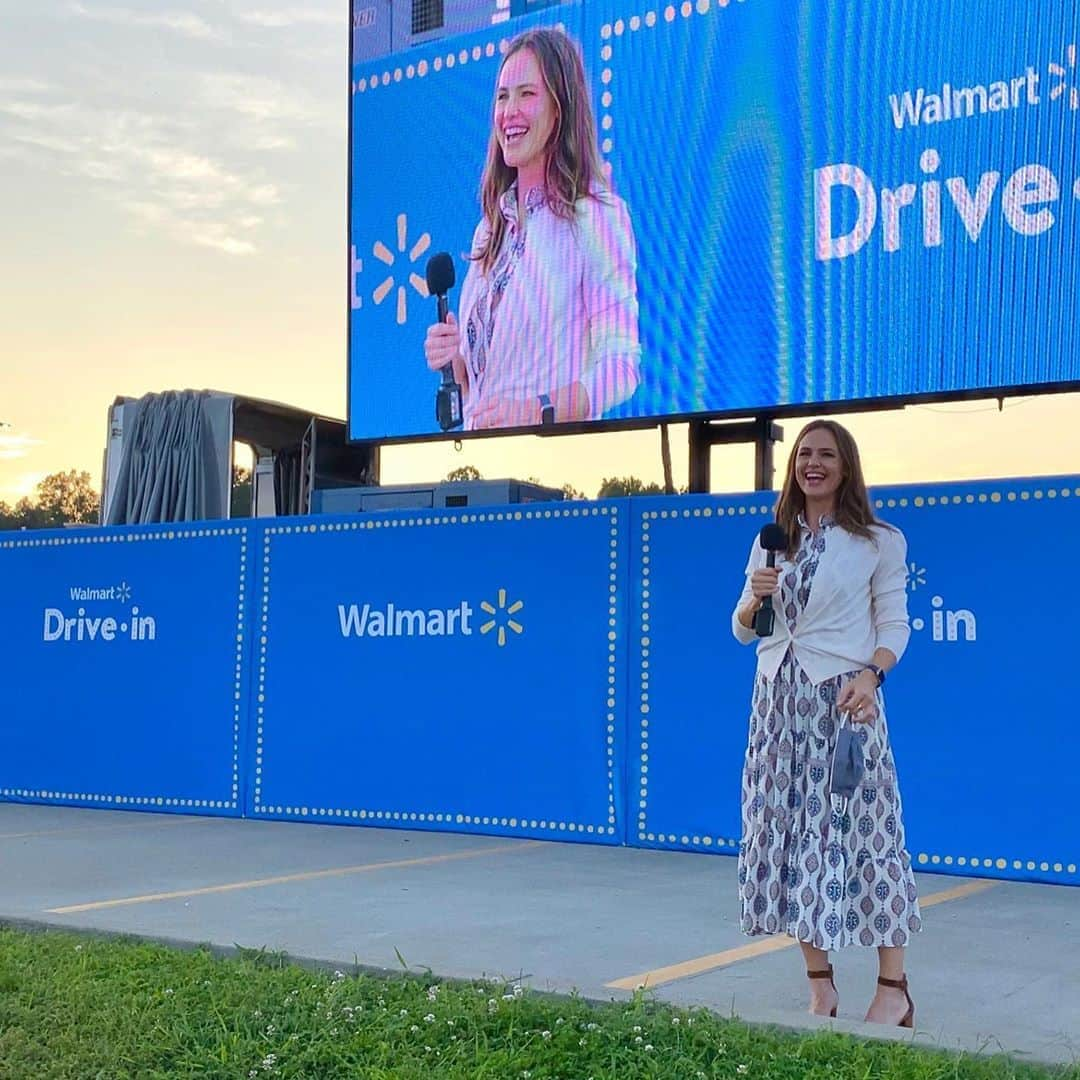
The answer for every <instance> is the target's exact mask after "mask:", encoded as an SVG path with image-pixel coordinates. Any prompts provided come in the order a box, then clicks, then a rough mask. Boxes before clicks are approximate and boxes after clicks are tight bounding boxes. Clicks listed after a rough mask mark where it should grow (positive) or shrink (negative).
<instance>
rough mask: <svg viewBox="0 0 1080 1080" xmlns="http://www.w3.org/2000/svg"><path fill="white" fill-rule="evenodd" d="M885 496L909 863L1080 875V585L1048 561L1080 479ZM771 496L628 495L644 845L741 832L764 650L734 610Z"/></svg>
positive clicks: (1076, 506)
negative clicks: (897, 567) (1075, 675)
mask: <svg viewBox="0 0 1080 1080" xmlns="http://www.w3.org/2000/svg"><path fill="white" fill-rule="evenodd" d="M874 494H875V500H876V506H877V508H878V512H879V513H880V514H881V516H882V517H883V518H885V520H888V521H891V522H892V523H893V524H895V525H897V526H899V527H900V528H901V529H902V530H903V531H904V533H905V535H906V536H907V539H908V559H909V571H910V572H909V580H908V590H909V594H908V603H909V613H910V616H911V624H912V636H911V642H910V645H909V647H908V651H907V654H906V655H905V656H904V658H903V660H902V662H901V664H900V666H899V667H898V668H897V670H896V672H895V673H894V674H893V675H892V676H890V678H889V681H888V684H887V687H886V696H887V702H888V712H889V727H890V733H891V736H892V741H893V747H894V751H895V755H896V759H897V768H898V773H899V779H900V790H901V794H902V797H903V800H904V815H905V825H906V829H907V839H908V845H909V849H910V851H911V854H912V857H913V859H914V860H915V864H916V867H917V868H919V869H923V870H932V871H939V872H942V873H957V874H964V875H970V874H973V873H977V874H979V875H980V876H985V877H1005V878H1018V879H1023V880H1031V881H1047V882H1054V883H1057V884H1080V874H1078V872H1077V864H1078V863H1080V828H1078V820H1077V809H1076V808H1077V806H1078V805H1080V779H1078V774H1077V771H1076V770H1075V769H1074V768H1073V767H1072V765H1071V762H1070V759H1068V758H1066V759H1065V760H1062V751H1063V749H1065V748H1069V747H1071V746H1072V745H1073V744H1074V743H1075V727H1076V724H1075V716H1076V705H1075V701H1074V700H1073V698H1074V695H1073V692H1072V686H1071V681H1070V679H1069V678H1068V672H1069V671H1071V670H1072V667H1073V666H1074V665H1075V650H1076V641H1077V632H1076V628H1075V625H1074V620H1073V619H1072V617H1071V615H1070V612H1071V611H1073V610H1074V609H1075V608H1076V607H1077V606H1078V604H1080V586H1078V585H1077V584H1076V582H1075V581H1074V580H1073V579H1072V578H1071V577H1070V576H1069V575H1068V574H1067V573H1065V572H1060V571H1059V570H1058V568H1057V562H1056V560H1057V559H1058V556H1057V555H1056V552H1057V551H1058V550H1060V549H1061V544H1062V541H1061V539H1060V538H1062V537H1068V536H1070V535H1072V534H1073V533H1074V532H1075V531H1077V529H1078V528H1080V478H1076V477H1066V478H1044V479H1039V480H1009V481H997V482H993V481H987V482H979V483H962V484H943V485H934V486H913V487H903V488H889V489H880V490H877V491H875V493H874ZM774 499H775V496H774V495H771V494H755V495H745V496H733V497H726V498H701V497H697V498H693V499H683V500H678V502H675V501H673V500H660V499H651V500H635V501H634V503H633V504H632V510H631V513H632V523H633V528H634V550H635V562H634V568H633V571H632V581H633V597H632V604H633V613H632V615H631V627H632V637H633V647H632V649H631V652H630V663H631V671H632V681H631V692H630V694H629V695H628V700H629V701H630V702H631V703H633V701H634V699H635V696H636V697H638V698H642V699H643V695H647V701H645V700H642V702H641V704H642V705H646V706H647V708H648V711H647V712H640V713H639V714H638V715H637V716H636V717H635V715H634V712H635V710H634V709H633V708H631V715H630V720H629V725H630V726H629V731H628V751H629V757H630V760H629V761H628V774H629V782H628V789H629V805H628V837H629V842H630V843H632V844H637V845H642V846H656V847H669V848H670V847H675V848H687V849H691V850H712V851H717V850H719V851H724V852H727V853H731V852H732V851H734V850H735V849H736V848H737V841H738V838H739V833H740V822H739V805H738V798H739V774H740V769H741V765H742V756H743V752H744V749H745V741H746V733H747V724H748V718H749V704H750V694H751V689H752V686H751V682H752V674H753V666H754V653H753V648H752V647H751V648H743V647H741V646H739V645H738V644H737V643H736V642H735V640H734V638H733V637H732V635H731V631H730V627H729V619H730V614H731V610H732V608H733V607H734V604H735V601H736V600H737V598H738V595H739V590H740V588H741V585H742V580H743V569H744V567H745V563H746V557H747V554H748V552H749V548H750V544H751V543H752V541H753V537H754V535H755V533H756V532H757V531H758V530H759V529H760V528H761V526H762V525H763V524H765V523H766V522H767V521H769V520H771V517H772V507H773V502H774ZM646 560H647V561H646ZM1046 580H1049V581H1051V582H1052V585H1051V586H1050V587H1049V588H1048V589H1047V590H1046V591H1045V593H1042V592H1040V591H1039V582H1040V581H1046ZM646 605H647V606H646ZM635 690H636V694H635ZM640 707H641V705H639V709H640Z"/></svg>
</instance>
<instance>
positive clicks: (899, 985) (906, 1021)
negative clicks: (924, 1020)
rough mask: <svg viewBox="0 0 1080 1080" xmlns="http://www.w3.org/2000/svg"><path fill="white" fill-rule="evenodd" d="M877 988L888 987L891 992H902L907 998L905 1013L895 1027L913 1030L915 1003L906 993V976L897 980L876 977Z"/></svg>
mask: <svg viewBox="0 0 1080 1080" xmlns="http://www.w3.org/2000/svg"><path fill="white" fill-rule="evenodd" d="M878 985H879V986H889V987H892V989H893V990H903V991H904V997H906V998H907V1012H906V1013H904V1016H903V1018H902V1019H901V1021H900V1023H899V1024H897V1025H896V1026H897V1027H902V1028H913V1027H914V1026H915V1002H914V1001H912V1000H911V995H910V994H909V993H908V984H907V976H906V975H901V976H900V978H899V979H886V978H884V977H883V976H881V975H879V976H878Z"/></svg>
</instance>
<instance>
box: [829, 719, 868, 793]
mask: <svg viewBox="0 0 1080 1080" xmlns="http://www.w3.org/2000/svg"><path fill="white" fill-rule="evenodd" d="M865 772H866V767H865V765H864V763H863V749H862V739H860V738H859V734H858V732H857V731H856V730H855V729H854V727H852V726H851V725H850V724H845V723H844V721H843V719H842V718H841V721H840V730H839V731H838V732H837V733H836V749H835V750H834V751H833V759H832V771H831V772H830V774H829V794H830V795H836V796H839V797H840V798H842V799H850V798H852V797H853V796H854V795H855V789H856V788H857V787H858V786H859V783H860V782H861V781H862V778H863V774H864V773H865Z"/></svg>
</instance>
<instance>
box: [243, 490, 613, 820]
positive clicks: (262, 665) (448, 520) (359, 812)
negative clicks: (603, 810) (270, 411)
mask: <svg viewBox="0 0 1080 1080" xmlns="http://www.w3.org/2000/svg"><path fill="white" fill-rule="evenodd" d="M586 517H594V518H595V517H607V518H608V519H609V520H610V523H611V524H610V529H609V562H608V631H607V665H606V667H607V683H606V686H605V699H604V700H605V704H606V706H607V711H606V751H607V752H606V759H607V779H608V820H607V824H606V825H605V824H596V823H591V824H588V823H582V822H574V821H570V822H567V821H558V820H555V821H549V820H547V819H546V818H525V817H509V816H502V815H494V814H485V815H478V814H462V813H457V812H455V811H451V810H445V811H443V812H441V813H439V812H435V813H428V812H421V811H412V810H400V809H398V810H392V809H385V808H373V807H325V806H320V807H309V806H280V805H265V804H264V803H263V802H262V770H263V748H264V746H265V737H266V733H265V731H264V726H265V721H266V708H267V703H266V669H267V658H268V655H269V648H270V570H271V563H272V560H271V540H272V537H274V536H277V535H289V534H300V533H308V534H313V533H327V532H358V531H359V532H364V531H370V530H373V529H416V528H433V527H440V526H455V525H466V524H467V525H474V524H485V523H491V522H508V521H533V520H537V521H538V520H541V519H552V518H586ZM619 528H620V517H619V509H618V507H617V506H592V507H570V508H567V509H537V510H500V511H494V512H490V513H488V512H481V513H463V514H459V515H455V514H442V513H433V514H425V515H423V516H420V515H417V516H416V517H408V518H381V517H372V518H370V519H368V520H363V521H336V522H333V521H332V522H322V523H319V524H315V523H305V524H297V525H281V526H270V527H269V528H267V529H266V530H265V533H264V536H263V555H262V573H263V587H262V596H261V605H260V613H259V637H258V644H259V655H258V663H257V677H258V685H257V687H256V694H255V698H256V702H255V709H256V727H255V784H254V803H253V806H254V813H255V814H256V815H268V814H272V815H288V816H290V817H301V818H305V817H306V818H316V819H333V820H345V819H348V820H350V821H363V822H365V823H367V824H372V823H374V824H385V823H387V822H402V823H407V822H426V823H432V822H435V823H441V824H446V825H473V826H478V825H486V826H498V827H501V828H506V829H530V830H533V831H536V830H540V831H547V832H554V833H562V832H568V833H573V834H575V835H585V836H597V835H599V836H614V835H615V834H616V827H617V821H618V819H617V807H616V803H615V730H616V723H617V719H616V718H617V716H618V710H617V707H618V631H617V626H618V602H619V601H618V597H619V592H618V578H619V547H620V545H619V540H620V536H619Z"/></svg>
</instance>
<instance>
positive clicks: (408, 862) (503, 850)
mask: <svg viewBox="0 0 1080 1080" xmlns="http://www.w3.org/2000/svg"><path fill="white" fill-rule="evenodd" d="M541 844H543V841H542V840H525V841H522V842H520V843H517V844H504V845H502V846H501V847H489V848H472V849H470V850H469V851H456V852H452V853H451V854H449V855H425V856H422V857H421V858H418V859H395V860H392V861H390V862H374V863H362V864H361V865H359V866H338V867H334V868H333V869H330V870H309V871H305V872H303V873H298V874H281V875H279V876H278V877H269V878H256V879H254V880H253V881H232V882H229V883H228V884H226V885H208V886H206V887H205V888H202V889H178V890H177V891H175V892H163V893H148V894H147V895H146V896H124V897H121V898H120V899H118V900H96V901H94V902H92V903H89V904H69V905H68V906H67V907H56V908H48V909H47V913H48V914H49V915H74V914H75V913H76V912H81V911H100V910H101V909H103V908H114V907H126V906H127V905H129V904H151V903H153V902H154V901H157V900H180V899H184V898H186V897H189V896H209V895H210V894H211V893H224V892H235V891H237V890H238V889H263V888H266V887H267V886H268V885H285V884H289V883H291V882H294V881H317V880H318V879H319V878H330V877H345V876H346V875H347V874H366V873H370V872H371V871H373V870H401V869H404V868H405V867H410V866H432V865H434V864H436V863H445V862H456V861H457V860H459V859H474V858H476V857H477V856H479V855H505V854H510V853H513V852H515V851H525V850H526V849H528V848H534V847H539V846H540V845H541Z"/></svg>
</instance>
